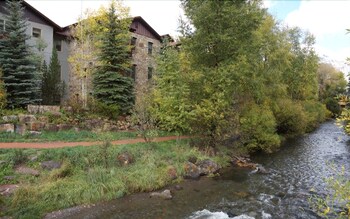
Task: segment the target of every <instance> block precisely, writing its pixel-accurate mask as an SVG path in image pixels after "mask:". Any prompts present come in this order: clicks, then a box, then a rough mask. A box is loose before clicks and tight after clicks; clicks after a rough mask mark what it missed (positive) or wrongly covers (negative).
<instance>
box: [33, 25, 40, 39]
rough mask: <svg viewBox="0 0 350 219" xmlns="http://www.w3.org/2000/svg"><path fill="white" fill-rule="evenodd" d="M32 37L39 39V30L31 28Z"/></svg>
mask: <svg viewBox="0 0 350 219" xmlns="http://www.w3.org/2000/svg"><path fill="white" fill-rule="evenodd" d="M32 36H33V37H35V38H40V37H41V29H39V28H35V27H33V32H32Z"/></svg>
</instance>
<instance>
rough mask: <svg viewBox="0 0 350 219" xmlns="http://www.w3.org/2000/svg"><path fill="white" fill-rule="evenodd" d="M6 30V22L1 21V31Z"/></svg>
mask: <svg viewBox="0 0 350 219" xmlns="http://www.w3.org/2000/svg"><path fill="white" fill-rule="evenodd" d="M5 30H6V26H5V20H3V19H0V31H1V32H2V31H5Z"/></svg>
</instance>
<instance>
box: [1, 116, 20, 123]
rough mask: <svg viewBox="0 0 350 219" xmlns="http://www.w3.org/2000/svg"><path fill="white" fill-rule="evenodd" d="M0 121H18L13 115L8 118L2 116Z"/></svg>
mask: <svg viewBox="0 0 350 219" xmlns="http://www.w3.org/2000/svg"><path fill="white" fill-rule="evenodd" d="M2 120H3V121H4V122H12V123H13V122H17V121H18V116H15V115H10V116H3V117H2Z"/></svg>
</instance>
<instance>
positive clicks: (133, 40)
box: [130, 37, 137, 56]
mask: <svg viewBox="0 0 350 219" xmlns="http://www.w3.org/2000/svg"><path fill="white" fill-rule="evenodd" d="M136 40H137V38H136V37H132V38H131V41H130V45H131V54H130V56H132V54H133V53H134V52H135V49H136Z"/></svg>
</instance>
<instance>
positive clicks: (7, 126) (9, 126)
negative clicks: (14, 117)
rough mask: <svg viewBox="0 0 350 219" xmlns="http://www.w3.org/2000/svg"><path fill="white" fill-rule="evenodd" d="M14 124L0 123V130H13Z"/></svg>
mask: <svg viewBox="0 0 350 219" xmlns="http://www.w3.org/2000/svg"><path fill="white" fill-rule="evenodd" d="M14 131H15V125H14V124H12V123H7V124H0V132H12V133H13V132H14Z"/></svg>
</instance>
